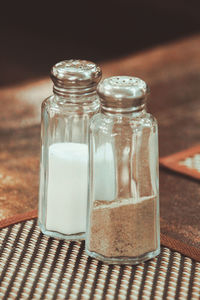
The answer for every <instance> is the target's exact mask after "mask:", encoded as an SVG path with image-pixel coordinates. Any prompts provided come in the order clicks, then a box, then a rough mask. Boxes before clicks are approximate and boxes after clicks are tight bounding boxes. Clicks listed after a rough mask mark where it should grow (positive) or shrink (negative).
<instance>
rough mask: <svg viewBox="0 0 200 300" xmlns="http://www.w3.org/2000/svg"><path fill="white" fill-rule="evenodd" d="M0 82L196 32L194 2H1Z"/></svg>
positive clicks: (196, 5) (115, 55)
mask: <svg viewBox="0 0 200 300" xmlns="http://www.w3.org/2000/svg"><path fill="white" fill-rule="evenodd" d="M4 2H5V3H4V4H1V15H0V37H1V55H0V60H1V61H0V63H1V75H0V86H5V85H13V84H16V83H19V82H21V81H24V80H30V79H34V78H38V77H43V76H46V75H48V74H49V69H50V67H51V66H52V65H53V64H54V63H56V62H57V61H60V60H63V59H69V58H85V59H90V60H93V61H97V62H99V61H105V60H112V59H115V58H118V57H122V56H126V55H128V54H132V53H136V52H139V51H142V50H145V49H148V48H151V47H153V46H156V45H158V44H164V43H167V42H169V41H173V40H176V39H179V38H182V37H185V36H190V35H192V34H195V33H197V32H199V30H200V18H199V9H200V1H198V0H190V1H188V0H173V1H172V0H169V1H160V0H150V1H149V0H146V1H145V0H118V1H113V0H107V1H106V0H101V1H89V0H85V1H81V0H79V1H77V0H74V1H69V0H68V1H67V0H66V1H48V2H46V1H39V2H37V1H26V2H24V1H21V2H20V1H12V2H11V1H4Z"/></svg>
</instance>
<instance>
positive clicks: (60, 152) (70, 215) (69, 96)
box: [38, 60, 101, 240]
mask: <svg viewBox="0 0 200 300" xmlns="http://www.w3.org/2000/svg"><path fill="white" fill-rule="evenodd" d="M51 77H52V80H53V83H54V87H53V95H52V96H50V97H49V98H47V99H46V100H45V101H44V102H43V103H42V121H41V160H40V189H39V216H38V223H39V226H40V228H41V230H42V232H43V233H44V234H46V235H49V236H52V237H56V238H61V239H70V240H77V239H82V238H84V236H85V231H86V212H87V191H88V178H87V175H88V174H87V173H88V129H89V125H88V124H89V121H90V118H91V117H92V116H93V115H94V114H96V113H97V112H98V111H99V108H100V101H99V97H98V95H97V93H96V86H97V83H98V82H99V80H100V78H101V69H100V67H98V66H97V65H96V64H94V63H92V62H90V61H85V60H66V61H61V62H59V63H57V64H56V65H54V66H53V68H52V70H51Z"/></svg>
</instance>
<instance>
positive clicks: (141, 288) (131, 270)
mask: <svg viewBox="0 0 200 300" xmlns="http://www.w3.org/2000/svg"><path fill="white" fill-rule="evenodd" d="M199 297H200V263H198V262H195V261H194V260H192V259H190V258H188V257H186V256H183V255H181V254H180V253H178V252H173V251H171V250H170V249H168V248H166V247H162V252H161V254H160V255H159V256H158V257H157V258H155V259H152V260H150V261H148V262H146V263H143V264H140V265H138V266H133V267H132V266H119V265H110V266H109V265H106V264H103V263H101V262H99V261H97V260H95V259H92V258H90V257H88V256H87V255H86V254H85V250H84V242H66V241H61V240H60V241H59V240H56V239H53V238H48V237H46V236H44V235H43V234H42V233H41V232H40V230H39V228H38V226H37V225H36V220H29V221H25V222H22V223H18V224H15V225H12V226H9V227H6V228H4V229H1V231H0V299H48V300H49V299H84V300H85V299H199Z"/></svg>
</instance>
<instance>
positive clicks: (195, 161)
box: [160, 145, 200, 180]
mask: <svg viewBox="0 0 200 300" xmlns="http://www.w3.org/2000/svg"><path fill="white" fill-rule="evenodd" d="M160 165H161V166H164V167H166V168H169V169H170V170H173V171H175V172H178V173H181V174H184V175H187V176H190V177H193V178H195V179H199V180H200V145H195V146H193V147H191V148H189V149H186V150H183V151H180V152H176V153H173V154H171V155H168V156H165V157H162V158H160Z"/></svg>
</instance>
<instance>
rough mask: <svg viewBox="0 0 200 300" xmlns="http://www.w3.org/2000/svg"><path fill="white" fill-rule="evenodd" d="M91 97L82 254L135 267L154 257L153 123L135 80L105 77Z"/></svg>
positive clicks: (156, 214) (157, 245)
mask: <svg viewBox="0 0 200 300" xmlns="http://www.w3.org/2000/svg"><path fill="white" fill-rule="evenodd" d="M97 92H98V94H99V96H100V101H101V113H100V114H97V115H95V116H93V118H92V120H91V124H90V142H89V144H90V147H89V149H90V150H89V161H90V169H89V177H90V179H89V199H88V214H87V218H88V222H87V234H86V253H87V254H88V255H90V256H92V257H94V258H97V259H99V260H102V261H104V262H106V263H111V264H115V263H117V264H138V263H141V262H143V261H146V260H148V259H150V258H153V257H155V256H156V255H158V254H159V253H160V224H159V174H158V127H157V121H156V119H155V118H154V117H153V116H152V115H151V114H149V113H148V112H147V111H146V98H147V95H148V86H147V84H146V83H145V82H144V81H143V80H141V79H139V78H136V77H130V76H114V77H110V78H106V79H104V80H103V81H102V82H101V83H100V84H99V85H98V87H97ZM100 166H101V168H100Z"/></svg>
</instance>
